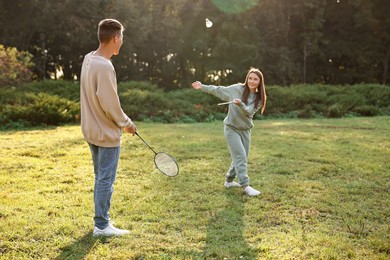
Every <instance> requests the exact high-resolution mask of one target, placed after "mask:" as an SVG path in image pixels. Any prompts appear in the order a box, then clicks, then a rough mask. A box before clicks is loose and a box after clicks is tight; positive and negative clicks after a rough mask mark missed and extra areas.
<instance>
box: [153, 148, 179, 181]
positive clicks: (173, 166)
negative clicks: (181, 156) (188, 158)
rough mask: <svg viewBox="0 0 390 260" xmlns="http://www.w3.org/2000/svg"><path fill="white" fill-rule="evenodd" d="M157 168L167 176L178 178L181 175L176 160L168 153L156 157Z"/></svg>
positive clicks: (158, 154) (161, 153)
mask: <svg viewBox="0 0 390 260" xmlns="http://www.w3.org/2000/svg"><path fill="white" fill-rule="evenodd" d="M154 163H155V164H156V167H157V168H158V169H159V170H160V171H161V172H162V173H164V174H165V175H168V176H176V175H177V174H178V173H179V167H178V165H177V163H176V160H175V159H174V158H173V157H172V156H170V155H169V154H167V153H163V152H160V153H157V154H156V156H155V157H154Z"/></svg>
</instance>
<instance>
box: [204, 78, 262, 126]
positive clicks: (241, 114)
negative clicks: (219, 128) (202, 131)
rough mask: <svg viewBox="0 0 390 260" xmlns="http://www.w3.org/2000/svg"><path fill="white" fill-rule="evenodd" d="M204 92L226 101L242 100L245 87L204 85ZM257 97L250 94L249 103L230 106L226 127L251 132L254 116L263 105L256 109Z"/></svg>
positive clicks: (238, 85)
mask: <svg viewBox="0 0 390 260" xmlns="http://www.w3.org/2000/svg"><path fill="white" fill-rule="evenodd" d="M202 91H203V92H205V93H209V94H212V95H214V96H216V97H218V98H220V99H222V100H224V101H231V100H233V99H235V98H239V99H242V94H243V92H244V86H243V85H242V84H234V85H231V86H228V87H222V86H212V85H203V84H202ZM255 98H256V95H255V94H253V93H250V94H249V97H248V102H247V104H245V103H244V102H242V101H241V103H240V104H238V105H236V104H233V103H232V104H229V112H228V114H227V116H226V118H225V120H224V121H223V122H224V124H225V125H227V126H230V127H233V128H235V129H238V130H249V129H251V128H252V127H253V116H254V114H255V113H256V112H257V111H258V110H259V109H260V107H261V104H260V102H259V105H258V106H257V107H255Z"/></svg>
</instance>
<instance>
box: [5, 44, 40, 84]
mask: <svg viewBox="0 0 390 260" xmlns="http://www.w3.org/2000/svg"><path fill="white" fill-rule="evenodd" d="M31 58H32V55H31V54H30V53H28V52H26V51H18V50H17V49H16V48H15V47H5V46H4V45H2V44H0V72H1V73H0V88H1V87H4V86H11V85H18V84H20V83H23V82H29V81H31V80H32V72H31V71H30V68H31V67H32V66H33V65H34V64H33V63H32V62H31Z"/></svg>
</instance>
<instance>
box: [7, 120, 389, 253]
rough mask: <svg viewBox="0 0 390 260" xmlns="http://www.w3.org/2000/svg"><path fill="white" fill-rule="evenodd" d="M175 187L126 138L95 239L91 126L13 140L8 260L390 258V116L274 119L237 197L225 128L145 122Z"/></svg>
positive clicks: (259, 129)
mask: <svg viewBox="0 0 390 260" xmlns="http://www.w3.org/2000/svg"><path fill="white" fill-rule="evenodd" d="M137 126H138V130H139V132H140V133H142V136H143V137H144V138H145V139H146V140H147V141H148V142H149V143H150V144H151V145H152V146H153V148H154V149H156V150H163V151H166V152H168V153H170V154H172V155H174V156H175V157H176V159H177V161H178V164H179V167H180V173H179V175H178V176H177V177H175V178H168V177H166V176H164V175H162V174H160V173H159V172H158V171H157V170H156V168H155V166H154V164H153V156H154V154H153V153H152V152H151V151H150V150H149V149H148V148H147V147H146V146H145V145H144V144H143V143H142V141H141V140H139V139H138V137H136V136H131V135H128V134H126V135H124V136H123V143H122V148H121V159H120V163H119V169H118V175H117V179H116V182H115V191H114V194H113V198H112V199H113V201H112V207H111V210H110V213H111V214H110V216H111V218H112V220H113V221H115V225H116V226H118V227H121V228H126V229H130V231H131V234H130V235H129V236H125V237H121V238H93V237H92V228H93V181H94V174H93V166H92V163H91V155H90V152H89V148H88V145H87V144H86V142H85V141H84V140H83V137H82V134H81V131H80V128H79V126H61V127H56V128H38V129H31V130H24V131H5V132H1V134H0V142H1V145H2V149H0V158H1V168H0V186H1V189H0V221H1V225H0V237H1V239H0V258H1V259H176V260H178V259H389V257H390V244H389V243H388V241H389V240H390V233H389V225H390V223H389V221H390V220H389V204H388V203H387V202H388V200H389V189H390V187H389V181H388V180H389V172H390V168H389V167H390V165H389V163H388V158H389V156H390V150H389V147H390V140H389V138H388V133H389V131H390V117H372V118H343V119H309V120H285V119H283V120H281V119H278V120H261V121H256V122H255V127H254V128H253V131H252V141H251V151H250V155H249V162H248V170H249V171H248V174H249V176H250V177H251V185H252V186H253V187H255V188H257V189H259V190H261V191H262V194H261V195H260V196H259V197H256V198H249V197H246V196H244V195H243V194H242V191H241V190H240V189H239V188H231V189H226V188H225V187H224V186H223V182H224V178H225V177H224V176H225V172H226V170H227V168H228V167H229V164H230V160H231V159H230V156H229V153H228V151H227V146H226V142H225V140H224V137H223V126H222V123H221V122H214V123H199V124H160V123H141V122H140V123H138V125H137Z"/></svg>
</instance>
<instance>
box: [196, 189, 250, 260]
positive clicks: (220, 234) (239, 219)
mask: <svg viewBox="0 0 390 260" xmlns="http://www.w3.org/2000/svg"><path fill="white" fill-rule="evenodd" d="M225 196H226V199H227V201H226V202H227V203H226V206H225V207H224V208H221V209H215V210H216V211H215V214H214V215H213V216H212V217H211V218H210V220H209V223H208V226H207V237H206V245H205V248H204V253H203V254H204V256H205V257H208V258H216V259H224V258H227V259H255V258H256V256H257V253H256V250H255V249H253V248H251V247H250V246H249V245H248V244H247V243H246V241H245V238H244V229H245V223H244V213H245V211H244V209H245V207H244V202H245V198H244V197H243V196H240V195H238V194H237V192H236V191H234V190H229V191H225Z"/></svg>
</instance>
